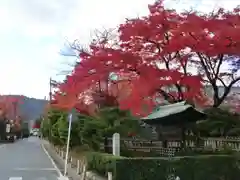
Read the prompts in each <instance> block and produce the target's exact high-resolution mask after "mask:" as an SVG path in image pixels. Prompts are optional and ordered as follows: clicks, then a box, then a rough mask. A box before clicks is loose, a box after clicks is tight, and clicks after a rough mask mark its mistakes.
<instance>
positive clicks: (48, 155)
mask: <svg viewBox="0 0 240 180" xmlns="http://www.w3.org/2000/svg"><path fill="white" fill-rule="evenodd" d="M41 147H42V149H43V151H44V152H45V154H46V155H47V157H48V158H49V160H50V161H51V163H52V165H53V167H54V168H55V169H56V171H57V173H58V175H59V177H63V174H62V173H61V171H60V169H59V168H58V167H57V165H56V163H55V162H54V160H53V158H52V157H51V156H50V154H49V153H48V151H47V150H46V148H45V147H44V145H43V144H42V143H41Z"/></svg>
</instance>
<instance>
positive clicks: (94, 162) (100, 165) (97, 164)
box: [87, 152, 125, 176]
mask: <svg viewBox="0 0 240 180" xmlns="http://www.w3.org/2000/svg"><path fill="white" fill-rule="evenodd" d="M120 159H125V158H124V157H122V156H113V155H112V154H107V153H100V152H90V153H88V154H87V161H88V170H91V171H95V172H96V173H98V174H100V175H102V176H107V172H115V171H116V170H115V167H116V162H117V160H120Z"/></svg>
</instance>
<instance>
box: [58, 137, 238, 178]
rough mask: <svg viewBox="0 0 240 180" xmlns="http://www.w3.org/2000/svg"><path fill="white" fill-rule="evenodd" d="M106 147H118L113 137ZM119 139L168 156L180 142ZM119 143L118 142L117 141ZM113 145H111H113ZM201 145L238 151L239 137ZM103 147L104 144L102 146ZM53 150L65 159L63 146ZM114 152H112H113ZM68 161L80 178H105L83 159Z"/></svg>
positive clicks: (190, 143)
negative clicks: (225, 147)
mask: <svg viewBox="0 0 240 180" xmlns="http://www.w3.org/2000/svg"><path fill="white" fill-rule="evenodd" d="M107 140H108V143H109V144H108V148H109V149H110V147H111V148H112V149H113V150H114V148H116V149H118V148H120V147H119V146H116V144H115V145H113V144H114V143H117V142H116V141H115V142H114V140H113V138H108V139H107ZM119 141H122V142H123V143H125V145H126V147H127V148H128V149H129V150H134V151H152V150H154V151H157V152H159V154H161V155H167V156H168V157H169V158H170V157H173V156H175V154H174V153H175V152H176V151H178V149H179V148H180V142H179V141H173V140H172V141H168V147H167V148H164V147H163V142H162V141H151V140H150V141H149V140H143V139H132V138H128V139H123V138H122V139H119ZM118 143H119V142H118ZM112 145H113V146H115V147H113V146H112ZM202 145H203V147H202V148H204V149H221V148H223V147H224V146H226V145H227V146H228V147H229V148H232V149H233V150H236V151H240V138H232V137H229V138H202ZM186 146H187V147H189V148H197V147H196V143H195V141H186ZM102 147H103V148H104V146H102ZM53 148H54V150H55V151H56V152H57V154H58V155H59V156H60V157H61V158H62V159H65V155H66V153H65V151H64V149H63V148H59V147H55V146H53ZM113 154H114V153H113ZM68 163H69V166H71V168H73V169H74V170H75V171H76V172H75V173H76V175H80V174H81V177H82V180H83V179H85V177H86V179H89V180H96V179H97V180H106V179H107V178H103V177H100V176H98V175H97V174H95V173H93V172H87V171H86V165H87V162H86V160H85V159H81V160H80V159H78V158H74V157H73V156H69V158H68ZM174 179H179V177H174ZM108 180H112V174H111V173H110V172H109V173H108Z"/></svg>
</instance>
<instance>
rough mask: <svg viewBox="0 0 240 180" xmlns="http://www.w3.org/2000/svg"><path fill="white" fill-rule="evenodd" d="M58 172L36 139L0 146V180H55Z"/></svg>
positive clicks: (31, 138)
mask: <svg viewBox="0 0 240 180" xmlns="http://www.w3.org/2000/svg"><path fill="white" fill-rule="evenodd" d="M58 177H59V172H58V169H57V168H56V166H54V163H53V162H52V160H51V158H49V156H48V155H47V153H46V152H45V150H44V149H43V148H42V147H41V142H40V140H39V139H38V138H36V137H30V138H28V139H24V140H19V141H17V142H15V143H13V144H5V145H0V180H57V179H58Z"/></svg>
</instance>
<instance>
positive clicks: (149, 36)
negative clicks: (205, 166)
mask: <svg viewBox="0 0 240 180" xmlns="http://www.w3.org/2000/svg"><path fill="white" fill-rule="evenodd" d="M148 9H149V14H148V15H147V16H144V17H140V18H135V19H128V20H126V21H125V22H124V23H123V24H121V25H120V26H119V28H118V33H117V34H118V37H117V38H116V39H117V43H116V41H114V44H112V42H113V41H112V40H109V39H106V38H105V39H102V40H100V41H97V42H96V41H93V42H92V43H91V44H90V46H89V49H88V50H80V51H79V58H80V62H79V63H78V64H77V65H76V66H75V68H74V70H73V72H72V73H71V74H70V75H69V76H67V77H66V81H65V82H64V83H62V84H60V85H59V87H58V91H57V92H56V93H55V94H54V101H53V102H52V104H53V105H55V106H58V107H61V108H64V109H66V110H68V109H71V108H73V107H75V108H76V109H78V110H79V111H80V112H81V113H85V114H94V113H95V112H96V111H97V110H98V108H99V107H100V106H119V107H120V108H121V109H130V110H131V111H132V112H133V113H134V114H135V115H141V116H142V115H146V114H148V113H149V112H151V111H152V109H153V108H154V107H155V106H157V105H158V104H162V103H164V102H165V101H168V102H170V103H173V102H178V101H182V100H186V101H189V102H191V103H193V104H196V105H204V104H206V103H207V102H208V101H207V99H208V98H207V96H206V94H205V91H204V86H205V85H206V84H208V85H210V86H211V87H212V88H213V104H211V105H212V106H214V107H218V106H219V105H220V104H221V103H222V102H223V101H224V100H225V99H226V97H227V96H228V95H229V92H230V91H231V88H232V87H233V86H234V85H236V84H237V83H238V82H239V81H240V76H239V72H238V71H239V68H237V67H238V66H239V61H240V60H239V57H240V56H239V55H240V33H239V32H240V15H239V12H240V9H239V8H235V9H234V10H233V11H229V12H227V11H225V10H224V9H219V10H218V11H215V12H212V13H210V14H203V13H199V12H184V13H177V12H176V11H175V10H169V9H166V8H165V7H164V5H163V1H156V2H155V3H154V4H153V5H149V7H148ZM226 66H227V68H224V67H226ZM219 84H221V85H223V86H224V92H223V94H219V92H218V85H219Z"/></svg>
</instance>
